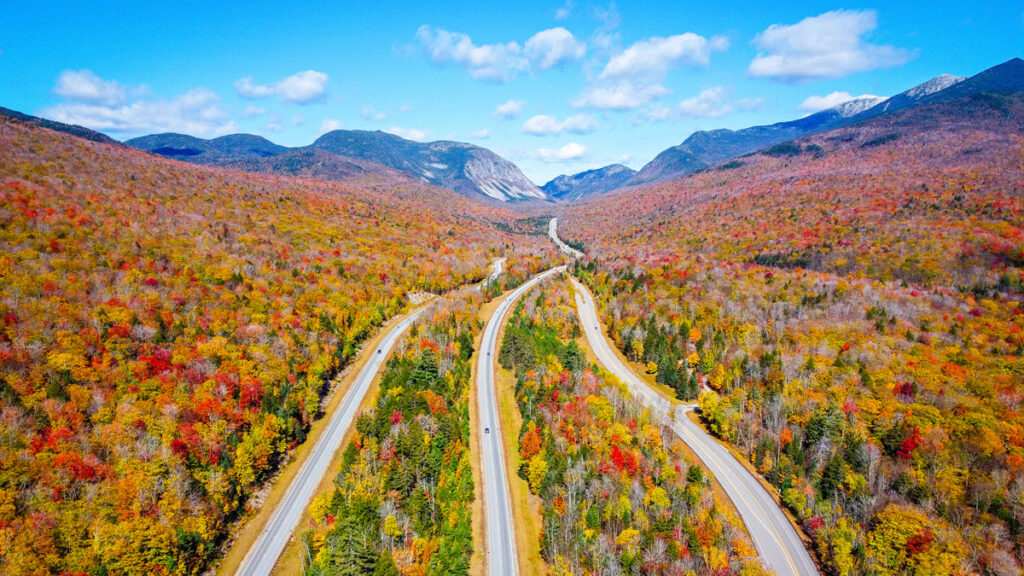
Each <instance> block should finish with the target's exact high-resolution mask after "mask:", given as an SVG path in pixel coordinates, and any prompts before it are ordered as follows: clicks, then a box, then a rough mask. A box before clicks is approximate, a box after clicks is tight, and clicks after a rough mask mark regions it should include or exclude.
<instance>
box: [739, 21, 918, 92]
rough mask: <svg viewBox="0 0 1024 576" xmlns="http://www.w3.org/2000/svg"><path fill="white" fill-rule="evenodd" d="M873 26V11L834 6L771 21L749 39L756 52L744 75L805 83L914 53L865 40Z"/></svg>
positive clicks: (886, 65) (904, 58)
mask: <svg viewBox="0 0 1024 576" xmlns="http://www.w3.org/2000/svg"><path fill="white" fill-rule="evenodd" d="M877 26H878V17H877V14H876V13H875V11H874V10H864V11H857V10H835V11H832V12H826V13H824V14H822V15H820V16H813V17H809V18H804V19H803V20H801V21H800V22H798V23H796V24H792V25H783V24H773V25H771V26H769V27H768V29H767V30H765V31H764V32H761V33H760V34H758V35H757V37H756V38H754V44H755V45H756V46H757V48H758V50H759V52H758V54H757V56H756V57H755V58H754V60H753V61H752V62H751V63H750V67H749V68H748V69H747V73H748V74H749V75H750V76H754V77H759V78H771V79H773V80H779V81H782V82H788V83H804V82H810V81H812V80H821V79H827V78H841V77H843V76H848V75H850V74H853V73H855V72H865V71H868V70H874V69H877V68H892V67H894V66H900V65H902V64H905V63H907V62H909V61H910V60H911V59H912V58H913V57H914V54H913V53H912V52H910V51H908V50H904V49H902V48H896V47H893V46H880V45H876V44H871V43H868V42H866V41H865V40H864V38H863V36H864V35H866V34H867V33H869V32H871V31H872V30H874V29H875V28H876V27H877Z"/></svg>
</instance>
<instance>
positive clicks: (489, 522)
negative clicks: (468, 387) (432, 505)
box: [476, 266, 565, 576]
mask: <svg viewBox="0 0 1024 576" xmlns="http://www.w3.org/2000/svg"><path fill="white" fill-rule="evenodd" d="M563 270H565V266H559V267H557V268H552V269H550V270H548V271H547V272H543V273H541V274H538V275H536V276H534V277H533V278H532V279H530V281H529V282H526V283H525V284H523V285H522V286H520V287H518V288H516V289H515V290H513V291H512V293H510V294H509V295H508V296H507V297H506V298H505V299H504V300H503V301H502V302H501V304H499V305H498V308H497V309H496V310H495V311H494V314H492V315H491V317H490V319H489V320H488V321H487V326H486V327H484V335H483V340H482V344H481V346H480V352H479V354H477V367H476V389H477V401H478V405H479V408H478V409H479V410H480V426H481V427H482V428H483V433H482V434H481V435H480V438H481V441H480V460H481V467H482V469H483V481H484V487H483V488H484V517H485V519H486V524H485V525H486V531H487V574H488V575H489V576H499V575H502V574H508V575H511V576H515V574H516V573H517V572H518V570H519V565H518V559H517V556H516V531H515V522H514V520H513V519H512V518H513V517H512V501H511V499H510V498H509V489H508V476H506V475H505V454H504V450H503V446H502V443H501V421H500V417H499V415H498V400H497V398H496V396H495V391H494V363H495V362H496V361H497V356H498V331H499V329H500V328H501V325H502V324H503V323H504V321H505V316H507V315H508V313H509V310H511V309H512V306H513V305H514V304H515V302H516V300H517V299H519V297H520V296H522V295H523V294H524V293H525V292H526V291H527V290H529V289H530V288H533V286H534V285H536V284H537V283H538V282H540V281H541V280H543V279H544V278H547V277H548V276H551V275H552V274H556V273H558V272H561V271H563ZM488 430H489V432H488Z"/></svg>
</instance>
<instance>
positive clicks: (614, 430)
mask: <svg viewBox="0 0 1024 576" xmlns="http://www.w3.org/2000/svg"><path fill="white" fill-rule="evenodd" d="M573 306H574V303H573V297H572V288H571V285H570V284H568V282H567V281H566V280H565V278H564V277H562V278H561V279H558V280H555V281H547V282H545V283H542V284H541V285H539V286H538V287H537V288H535V289H534V290H533V291H531V292H530V293H528V294H527V295H526V296H524V298H523V301H522V302H521V303H520V304H519V305H518V306H517V307H516V309H515V311H514V313H513V315H512V316H511V318H510V320H509V325H508V327H507V329H506V332H505V337H504V339H503V341H502V345H501V350H500V354H499V358H498V361H499V362H500V363H501V364H502V366H504V367H505V368H507V369H514V370H515V375H516V385H515V386H516V399H517V400H518V404H519V409H520V412H521V414H522V417H523V425H522V428H521V430H520V432H519V442H518V444H519V456H520V461H521V462H522V465H521V466H520V468H519V475H520V476H521V477H522V478H523V479H524V480H526V482H527V483H528V485H529V488H530V491H531V492H532V493H534V494H536V495H537V496H538V497H539V498H540V500H541V502H542V515H543V532H542V540H541V550H542V554H543V557H544V559H545V561H546V562H547V564H548V566H549V568H550V569H551V573H553V574H581V575H582V574H691V573H692V574H697V573H700V574H750V575H753V574H762V573H763V568H762V566H761V564H760V563H759V562H758V560H757V553H756V551H755V550H754V548H753V546H752V545H751V543H750V540H749V538H748V537H747V535H746V534H745V532H744V531H743V529H742V525H741V524H740V522H739V520H738V518H736V517H735V516H734V514H733V513H732V512H731V510H730V509H729V508H728V507H727V506H725V505H723V504H722V503H721V502H720V501H719V500H718V497H717V496H716V495H715V494H714V492H713V490H712V488H711V483H710V479H709V478H707V476H706V475H705V473H704V472H703V471H702V468H701V467H700V466H699V465H698V464H697V462H694V461H689V460H688V459H687V457H686V456H685V455H684V451H683V448H682V444H681V442H680V441H679V439H678V438H677V437H676V436H675V434H674V433H673V432H672V431H671V429H670V428H668V427H667V426H664V425H663V423H662V422H661V421H659V419H658V417H657V416H655V415H653V414H652V413H651V412H650V411H649V410H647V409H645V408H644V407H643V406H642V405H641V404H640V403H639V402H637V401H636V400H634V399H633V398H632V397H631V396H630V394H629V392H628V390H627V389H626V387H625V386H623V385H622V384H621V383H620V382H618V380H617V379H615V378H614V377H613V376H610V375H607V374H604V373H602V372H595V371H594V370H592V369H591V368H589V367H588V366H587V363H586V358H585V355H584V354H583V352H582V350H581V349H580V347H579V346H578V344H577V342H576V338H577V337H579V335H580V333H581V331H580V326H579V324H578V320H577V316H576V313H575V311H574V310H573ZM519 537H524V536H519Z"/></svg>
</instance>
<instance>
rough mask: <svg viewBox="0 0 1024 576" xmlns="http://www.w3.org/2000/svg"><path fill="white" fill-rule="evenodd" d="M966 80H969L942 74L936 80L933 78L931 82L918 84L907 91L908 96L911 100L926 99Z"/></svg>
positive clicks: (964, 77) (963, 77)
mask: <svg viewBox="0 0 1024 576" xmlns="http://www.w3.org/2000/svg"><path fill="white" fill-rule="evenodd" d="M964 80H967V77H966V76H953V75H952V74H942V75H939V76H936V77H935V78H932V79H931V80H929V81H927V82H925V83H923V84H918V85H917V86H914V87H913V88H911V89H910V90H907V91H906V94H907V96H910V97H911V98H917V99H920V98H924V97H925V96H930V95H932V94H935V93H936V92H940V91H942V90H945V89H946V88H949V87H950V86H952V85H954V84H959V83H961V82H963V81H964Z"/></svg>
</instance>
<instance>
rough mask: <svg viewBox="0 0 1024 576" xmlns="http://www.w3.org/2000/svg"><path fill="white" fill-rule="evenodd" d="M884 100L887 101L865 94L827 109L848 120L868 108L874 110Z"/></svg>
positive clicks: (884, 99) (883, 98)
mask: <svg viewBox="0 0 1024 576" xmlns="http://www.w3.org/2000/svg"><path fill="white" fill-rule="evenodd" d="M886 100H888V98H885V97H883V96H875V95H873V94H865V95H863V96H858V97H856V98H853V99H852V100H847V101H846V102H840V103H839V104H836V105H835V106H833V107H832V108H829V110H835V112H836V113H837V114H839V116H841V117H843V118H850V117H852V116H856V115H857V114H860V113H861V112H863V111H865V110H868V109H869V108H874V107H875V106H878V105H879V104H881V103H882V102H885V101H886Z"/></svg>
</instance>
